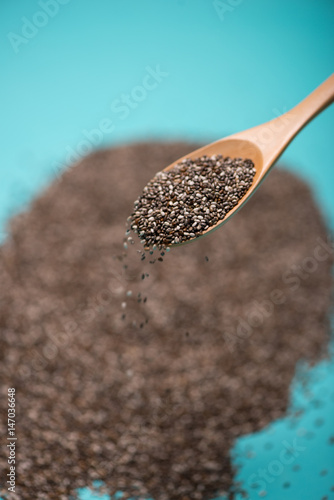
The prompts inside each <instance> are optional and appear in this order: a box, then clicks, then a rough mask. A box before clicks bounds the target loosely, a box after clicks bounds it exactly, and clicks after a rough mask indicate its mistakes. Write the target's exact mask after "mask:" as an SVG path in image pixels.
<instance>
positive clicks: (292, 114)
mask: <svg viewBox="0 0 334 500" xmlns="http://www.w3.org/2000/svg"><path fill="white" fill-rule="evenodd" d="M333 101H334V74H333V75H331V76H330V77H329V78H328V79H327V80H325V81H324V83H322V84H321V85H320V86H319V87H318V88H317V89H316V90H314V91H313V92H312V93H311V94H310V95H309V96H307V97H306V98H305V99H304V100H303V101H302V102H301V103H300V104H298V105H297V106H295V107H294V108H293V109H292V110H291V111H288V112H287V113H284V114H283V115H281V116H279V117H278V118H275V119H274V120H271V121H269V122H267V123H264V124H263V125H258V126H257V127H254V128H251V129H249V130H245V131H243V132H239V133H237V134H233V135H230V136H229V137H226V138H224V139H221V140H219V141H216V142H213V143H212V144H209V145H208V146H204V147H202V148H200V149H196V150H195V151H193V152H192V153H190V154H187V155H186V156H183V157H182V158H179V159H178V160H177V161H175V162H173V163H172V164H171V165H169V166H168V167H166V168H165V169H164V171H168V170H171V169H172V168H173V167H174V166H175V165H176V164H178V163H180V162H181V161H182V160H183V159H185V158H191V159H195V158H199V157H201V156H204V155H207V156H212V155H218V154H221V155H223V156H229V157H231V158H244V159H246V158H248V159H250V160H252V161H253V162H254V165H255V169H256V173H255V177H254V180H253V184H252V186H251V187H250V189H249V190H248V191H247V193H246V194H245V195H244V196H243V197H242V198H241V199H240V201H239V202H238V204H237V205H236V206H235V207H234V208H233V209H232V210H231V211H230V212H228V213H227V214H226V216H225V218H224V219H223V220H222V221H219V222H218V223H217V224H216V225H214V226H212V227H210V228H209V229H207V230H206V231H204V232H203V234H202V236H204V235H205V234H207V233H209V232H210V231H214V230H215V229H217V228H218V227H220V226H222V225H223V224H225V222H227V221H228V220H229V219H230V218H231V217H232V215H234V214H235V213H236V212H237V211H238V210H240V208H241V207H242V206H243V205H244V204H245V203H246V202H247V201H248V200H249V199H250V197H251V196H252V195H253V193H254V192H255V191H256V189H257V188H258V187H259V185H260V184H261V182H262V181H263V179H264V178H265V176H266V175H267V174H268V172H269V171H270V169H271V168H272V167H273V166H274V164H275V162H276V161H277V159H278V158H279V157H280V156H281V154H282V153H283V151H284V150H285V149H286V148H287V146H288V145H289V144H290V142H291V141H292V140H293V139H294V137H295V136H296V135H297V134H298V133H299V132H300V131H301V130H302V129H303V127H305V125H307V123H308V122H310V121H311V120H312V119H313V118H315V116H317V115H318V114H319V113H320V112H321V111H323V110H324V109H325V108H327V107H328V106H329V105H330V104H331V103H332V102H333ZM197 238H198V237H196V238H192V239H189V240H188V241H185V242H182V243H180V244H181V245H183V244H185V243H188V242H190V241H193V240H194V239H197ZM172 246H178V245H172Z"/></svg>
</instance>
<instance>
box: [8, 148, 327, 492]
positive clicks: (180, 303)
mask: <svg viewBox="0 0 334 500" xmlns="http://www.w3.org/2000/svg"><path fill="white" fill-rule="evenodd" d="M194 148H195V146H194V145H190V144H143V145H133V146H126V147H120V148H117V149H113V150H110V151H102V152H97V153H94V154H92V155H91V156H89V157H87V158H86V159H84V160H83V161H81V162H80V163H79V164H78V165H76V166H75V167H73V168H71V169H69V170H68V171H67V172H66V173H65V174H64V175H63V177H62V178H61V179H60V180H58V181H55V182H54V184H53V185H52V186H51V187H50V188H49V189H48V190H46V191H45V193H44V194H42V195H41V196H40V198H39V199H37V200H36V201H35V202H34V203H33V204H32V206H31V207H30V209H29V211H27V212H26V213H24V214H22V215H20V216H18V217H16V218H15V219H14V220H13V221H12V224H11V229H10V235H9V238H8V241H7V242H6V243H5V244H4V246H3V247H2V248H1V249H0V331H1V334H0V377H1V391H2V397H1V398H0V401H1V405H4V408H3V413H2V414H3V415H4V413H5V412H6V408H7V406H6V403H7V399H6V394H7V388H8V387H15V388H16V395H17V398H16V399H17V434H18V436H19V446H18V449H17V453H18V454H17V491H18V495H19V498H20V499H21V500H31V498H34V499H38V500H41V499H47V500H49V499H57V500H65V499H67V498H68V496H69V495H70V494H71V493H72V494H73V493H74V491H75V488H77V487H81V486H85V485H87V484H89V483H90V482H91V481H93V480H94V479H102V480H103V481H105V482H106V484H107V485H108V487H110V489H111V491H116V490H120V489H121V490H124V491H126V492H127V493H128V494H129V495H130V496H133V495H135V494H139V493H142V494H147V495H148V496H151V497H153V498H154V499H155V500H186V499H191V500H196V499H210V498H213V497H214V496H215V495H217V494H218V492H219V491H223V490H228V489H229V488H230V487H231V485H232V481H233V475H234V472H233V470H232V467H231V461H230V457H229V450H230V448H231V446H232V444H233V442H234V440H235V438H236V437H238V436H241V435H243V434H246V433H249V432H252V431H256V430H258V429H261V428H262V427H264V426H265V425H267V424H268V423H269V422H271V421H272V420H273V419H276V418H278V417H280V416H282V415H283V414H284V412H285V411H286V408H287V404H288V395H289V385H290V382H291V380H292V377H293V375H294V372H295V366H296V363H297V361H298V360H299V359H301V358H307V359H310V360H315V359H317V358H318V357H319V356H320V355H321V354H323V353H324V352H325V351H326V347H327V333H328V321H327V313H328V309H329V306H330V295H331V256H330V252H329V251H328V247H326V242H327V236H326V228H325V226H324V223H323V222H322V219H321V216H320V214H319V211H318V209H317V207H316V206H315V204H314V201H313V199H312V196H311V194H310V191H309V189H308V187H307V186H306V185H305V184H304V183H303V182H302V181H301V180H299V179H297V178H296V177H294V176H293V175H291V174H289V173H287V172H285V171H284V170H282V171H280V170H278V169H275V171H273V172H272V173H271V174H270V175H269V176H268V178H267V179H266V181H265V182H264V184H263V186H262V187H261V189H260V190H259V191H258V192H257V193H256V195H255V196H254V197H253V198H252V199H251V201H250V202H249V203H248V204H247V206H246V207H245V208H244V209H243V210H241V211H240V212H239V213H238V214H237V215H236V216H235V217H234V218H233V220H232V221H231V222H229V223H228V224H226V225H225V226H224V227H223V228H222V229H221V230H218V231H216V232H215V233H213V234H210V235H208V236H207V237H205V238H202V239H201V240H199V241H197V242H195V243H193V244H190V245H186V246H184V247H180V248H176V249H172V251H171V252H170V253H169V254H168V255H166V256H165V258H164V262H159V261H157V262H156V263H155V264H154V265H149V264H148V263H147V259H146V260H145V261H141V260H140V255H139V254H137V253H136V252H134V254H135V255H134V256H133V258H132V257H131V256H129V257H128V258H127V261H128V262H127V265H128V266H129V270H130V269H131V272H132V273H133V275H134V276H139V279H138V280H137V281H136V279H137V278H136V279H134V278H133V277H130V278H131V280H132V281H129V282H126V283H124V282H123V281H124V279H123V278H122V277H120V275H121V274H122V266H123V264H124V260H123V261H122V259H121V258H119V256H121V255H122V252H123V245H122V240H123V236H124V230H125V225H124V223H125V220H126V218H127V215H128V214H129V213H131V207H132V203H133V200H134V199H135V197H136V195H137V193H138V192H140V190H141V189H142V188H143V186H145V184H146V182H147V179H150V178H152V177H153V175H154V174H155V172H156V171H157V170H160V169H162V168H164V166H165V165H168V164H169V163H171V162H172V161H175V159H177V158H179V157H180V156H182V155H185V154H187V153H189V152H190V151H191V150H193V149H194ZM319 238H320V240H319ZM319 245H322V246H321V250H320V251H319V252H320V254H321V256H322V260H321V261H320V260H319V261H317V265H316V266H313V267H312V269H311V268H310V266H308V264H307V262H309V259H310V257H312V256H314V255H315V254H314V252H315V249H316V248H318V250H319ZM133 246H134V245H133ZM326 248H327V250H326ZM326 252H327V253H326ZM129 253H130V252H129ZM326 255H327V257H325V258H324V256H326ZM294 266H295V267H294ZM300 266H301V267H300ZM303 266H304V270H303V273H301V272H300V269H303ZM307 266H308V267H307ZM148 270H149V273H148V272H147V271H148ZM298 273H299V275H298ZM147 274H150V276H149V277H148V276H147ZM142 276H144V278H145V279H141V277H142ZM298 276H299V277H298ZM302 276H303V277H302ZM305 276H306V277H305ZM138 281H139V284H138ZM134 286H139V287H142V288H141V293H142V295H141V297H148V298H147V301H146V302H145V303H144V301H141V302H138V301H137V300H136V297H137V295H136V294H135V293H133V296H132V297H131V296H129V295H130V294H128V295H127V291H128V290H129V289H133V287H134ZM125 300H126V302H127V306H126V309H125V311H126V316H127V318H126V320H122V315H123V314H124V309H122V307H121V304H122V302H124V301H125ZM137 316H138V317H140V316H145V317H146V318H147V319H148V323H147V324H145V327H144V328H142V329H140V328H135V327H134V326H131V318H136V317H137ZM0 435H1V436H6V422H5V419H4V418H2V419H0ZM2 444H3V445H2V446H1V447H0V450H1V451H0V453H1V455H0V470H1V471H7V467H8V464H7V454H6V446H5V444H4V441H3V442H2ZM2 477H4V476H2Z"/></svg>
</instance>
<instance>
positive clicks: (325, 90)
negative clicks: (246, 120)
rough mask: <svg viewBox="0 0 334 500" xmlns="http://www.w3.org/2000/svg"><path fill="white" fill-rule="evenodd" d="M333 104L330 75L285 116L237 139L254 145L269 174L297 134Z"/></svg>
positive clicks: (332, 85) (333, 96) (333, 94)
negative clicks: (249, 141)
mask: <svg viewBox="0 0 334 500" xmlns="http://www.w3.org/2000/svg"><path fill="white" fill-rule="evenodd" d="M333 101H334V74H333V75H331V76H330V77H329V78H327V80H325V81H324V82H323V83H322V84H321V85H320V86H319V87H318V88H316V89H315V90H314V91H313V92H311V94H309V95H308V96H307V97H306V98H305V99H304V100H303V101H301V102H300V103H299V104H297V106H295V107H294V108H292V109H291V110H290V111H288V112H287V113H284V114H283V115H281V116H279V117H277V118H275V119H274V120H271V121H269V122H267V123H264V124H263V125H259V126H257V127H254V128H252V129H250V130H247V131H245V132H241V134H237V137H240V138H242V139H248V138H249V139H251V140H252V142H255V143H256V145H257V146H258V147H259V148H260V150H261V152H262V156H263V160H264V164H266V165H268V170H269V169H270V168H271V167H272V165H273V163H274V162H275V161H276V160H277V159H278V158H279V156H281V154H282V153H283V151H284V150H285V149H286V147H287V146H288V145H289V144H290V142H291V141H292V139H293V138H294V137H295V136H296V135H297V134H298V132H300V131H301V130H302V128H304V127H305V125H307V124H308V123H309V122H310V121H311V120H312V119H313V118H314V117H315V116H317V115H318V114H319V113H320V112H321V111H323V110H324V109H325V108H327V106H329V105H330V104H331V103H332V102H333Z"/></svg>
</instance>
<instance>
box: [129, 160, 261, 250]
mask: <svg viewBox="0 0 334 500" xmlns="http://www.w3.org/2000/svg"><path fill="white" fill-rule="evenodd" d="M254 175H255V168H254V163H253V162H252V160H249V159H241V158H234V159H232V158H229V157H223V156H222V155H217V156H211V157H208V156H202V157H201V158H196V159H194V160H191V159H190V158H186V159H184V160H182V162H180V163H178V164H177V165H175V167H174V168H173V169H171V170H169V171H166V172H165V171H162V172H159V173H157V174H156V176H155V177H154V178H153V179H152V180H151V181H150V182H149V183H148V184H147V186H146V187H145V188H144V190H143V192H142V194H141V195H140V196H139V198H138V199H137V200H136V201H135V203H134V212H133V213H132V215H131V217H130V224H131V229H132V230H133V231H134V233H137V234H138V235H139V236H140V239H141V241H142V242H143V244H144V246H145V248H146V249H151V248H153V249H154V248H156V247H158V248H159V249H160V250H161V249H165V248H166V247H167V246H170V245H178V244H180V243H184V242H186V241H189V240H191V239H195V238H197V237H199V236H201V235H202V234H203V233H204V232H205V231H207V230H208V229H210V228H212V227H214V226H216V225H217V224H219V223H220V222H222V221H223V220H224V218H225V217H226V215H227V214H228V213H229V212H230V211H231V210H232V209H233V208H234V207H235V206H236V205H237V204H238V203H239V201H240V200H241V199H242V198H243V196H244V195H245V194H246V193H247V191H248V190H249V188H250V187H251V185H252V183H253V179H254ZM158 260H160V259H158Z"/></svg>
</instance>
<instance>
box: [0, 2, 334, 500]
mask: <svg viewBox="0 0 334 500" xmlns="http://www.w3.org/2000/svg"><path fill="white" fill-rule="evenodd" d="M333 20H334V3H333V2H332V1H330V0H327V1H326V0H321V1H318V2H315V1H313V0H295V1H293V2H291V0H290V1H288V0H280V1H278V0H271V1H270V2H269V1H268V0H267V1H266V0H247V1H246V0H226V1H225V0H224V1H223V0H221V1H211V0H210V1H207V0H192V1H191V0H178V1H177V0H170V1H168V2H163V1H162V0H142V1H140V2H138V1H135V0H128V1H126V2H124V1H123V2H121V1H120V0H114V1H110V0H99V1H98V2H93V1H88V0H81V1H79V0H40V1H31V0H16V1H15V2H10V1H3V2H2V3H1V5H0V40H1V43H0V60H1V68H2V72H1V78H0V110H1V119H0V127H1V128H0V133H1V139H2V140H1V148H0V159H1V161H0V179H1V182H0V237H1V238H2V239H3V238H5V235H6V222H7V220H8V218H9V217H10V216H11V215H12V214H14V213H16V212H17V211H19V210H21V209H23V208H24V207H26V206H27V204H28V203H29V201H30V200H31V199H32V198H33V197H34V196H35V195H36V194H37V193H38V192H40V190H41V189H42V188H43V187H44V186H45V185H47V184H48V183H49V182H50V181H51V180H52V179H53V178H54V177H55V176H57V175H58V174H59V172H60V171H61V170H62V169H64V168H66V165H67V164H69V163H70V162H71V160H73V159H75V158H78V157H80V156H82V155H83V154H86V153H87V152H89V151H91V150H92V149H95V148H99V147H102V146H111V145H115V144H119V143H122V142H128V141H134V140H151V139H154V138H156V139H166V140H168V139H190V140H200V141H212V140H215V139H218V138H220V137H222V136H224V135H227V134H230V133H233V132H237V131H239V130H243V129H246V128H249V127H252V126H254V125H257V124H259V123H262V122H265V121H267V120H270V119H272V118H274V117H275V116H277V115H279V114H281V113H283V112H284V111H286V110H288V109H289V108H291V107H293V106H294V105H295V104H297V102H298V101H300V100H301V99H302V98H304V97H305V96H306V95H307V94H308V93H309V92H310V91H311V90H313V89H314V88H315V87H316V86H317V85H319V84H320V83H321V82H322V81H323V80H324V79H325V78H327V77H328V76H329V75H330V74H331V73H332V72H333V49H334V31H333ZM333 125H334V108H333V107H332V108H331V109H327V110H326V111H325V112H323V113H322V114H321V115H320V116H318V117H317V118H316V119H315V120H314V121H313V122H312V123H311V124H309V125H308V127H307V128H306V129H305V130H304V131H303V132H302V133H301V134H300V135H299V136H298V137H297V138H296V140H295V141H294V142H293V144H291V146H290V147H289V149H288V150H287V151H286V153H285V154H284V155H283V158H282V162H284V163H286V164H287V165H289V168H290V169H291V170H293V171H295V172H297V173H298V174H299V175H300V176H302V177H303V178H305V179H306V180H307V181H308V182H309V183H310V184H311V185H312V186H313V189H314V195H315V197H316V198H317V200H318V202H319V204H320V206H321V208H322V211H323V213H324V216H325V217H326V219H327V222H328V224H329V225H330V226H331V227H332V228H333V227H334V201H333V181H334V162H333V153H332V143H333ZM333 371H334V370H333V361H332V362H326V363H322V364H320V365H319V366H318V367H316V368H315V369H314V370H313V371H311V372H310V373H311V374H313V375H314V377H315V379H316V380H313V378H312V377H313V375H312V376H310V378H311V382H310V384H311V386H310V387H311V388H310V394H312V396H308V398H306V397H305V398H304V399H303V398H302V405H303V406H305V408H306V411H305V412H304V415H303V416H302V417H300V419H299V420H298V419H297V420H296V419H293V422H298V423H297V424H296V423H294V424H293V425H295V427H291V425H292V424H291V418H287V419H284V420H282V421H280V422H276V423H273V425H272V426H270V428H269V429H267V430H265V431H263V432H262V433H258V434H257V435H254V436H249V437H244V438H242V439H240V440H239V441H238V442H237V443H236V447H235V450H234V452H235V453H236V455H239V458H238V463H240V470H239V473H238V478H237V479H238V480H240V481H241V482H243V483H245V485H246V486H245V487H246V489H247V491H248V493H249V495H250V498H251V499H253V498H254V499H255V498H261V496H266V498H270V499H273V500H274V499H278V498H284V499H290V498H291V499H294V500H295V499H299V498H302V499H308V498H310V499H321V498H322V497H325V495H328V498H334V492H333V491H330V487H331V486H332V485H334V470H333V464H334V457H333V449H334V446H331V445H330V444H329V442H330V437H331V436H333V434H334V409H333V405H334V403H333V399H334V398H333V386H334V384H333V381H334V379H333ZM322 394H323V396H322ZM293 395H294V396H293V398H292V405H294V404H295V400H296V398H297V399H298V398H299V399H300V398H301V397H302V392H301V389H300V388H299V389H298V387H297V388H296V389H295V390H294V391H293ZM314 401H322V403H323V404H320V406H317V404H316V403H314ZM320 418H321V419H322V420H323V424H322V425H315V424H314V422H315V420H317V419H320ZM300 429H306V434H305V435H302V433H303V432H304V431H301V430H300ZM298 432H299V434H300V435H299V434H298ZM309 433H313V437H312V438H310V434H309ZM306 436H309V437H308V438H307V437H306ZM269 438H270V442H271V443H272V447H270V446H269V445H268V446H267V447H266V443H267V441H268V439H269ZM294 438H298V443H300V447H305V451H303V452H302V453H300V456H299V457H298V463H297V459H296V461H294V462H293V463H291V464H283V465H284V468H283V470H282V472H281V473H280V474H278V475H276V476H275V474H271V473H270V474H269V476H267V477H269V480H263V478H262V483H261V482H260V480H261V477H258V474H259V473H258V469H259V468H260V469H261V468H264V469H265V468H267V469H268V467H269V466H270V470H271V472H272V471H275V470H276V472H278V471H279V470H280V469H281V466H282V464H281V466H280V465H277V463H276V462H277V461H279V460H280V459H279V457H280V453H281V451H282V449H283V448H284V445H282V442H283V441H288V442H291V441H293V439H294ZM268 442H269V441H268ZM282 447H283V448H282ZM244 450H246V451H247V450H248V451H247V457H245V456H244V455H245V453H246V452H245V453H244ZM240 456H244V458H243V459H242V460H241V462H240ZM315 457H316V458H315ZM236 461H237V458H236ZM275 461H276V462H275ZM272 463H274V465H272ZM270 464H271V465H270ZM296 465H299V466H300V469H298V470H294V466H296ZM275 467H276V469H275ZM318 469H319V470H318ZM324 470H326V471H327V472H326V474H325V473H323V471H324ZM254 474H255V476H252V475H254ZM267 474H268V473H267ZM273 478H274V480H272V481H270V479H273ZM254 481H255V482H254ZM264 483H265V484H264ZM288 483H289V486H287V484H288ZM284 485H285V486H284ZM255 486H257V487H255ZM259 488H263V489H259ZM80 495H81V498H82V499H88V498H89V499H93V498H94V497H93V496H92V495H93V494H92V493H90V492H89V490H86V491H81V492H80ZM106 498H107V497H106Z"/></svg>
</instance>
